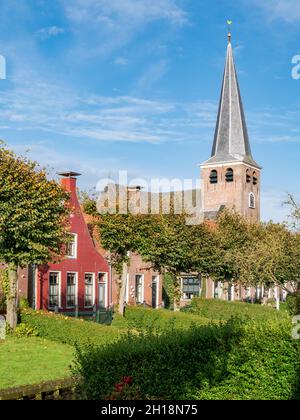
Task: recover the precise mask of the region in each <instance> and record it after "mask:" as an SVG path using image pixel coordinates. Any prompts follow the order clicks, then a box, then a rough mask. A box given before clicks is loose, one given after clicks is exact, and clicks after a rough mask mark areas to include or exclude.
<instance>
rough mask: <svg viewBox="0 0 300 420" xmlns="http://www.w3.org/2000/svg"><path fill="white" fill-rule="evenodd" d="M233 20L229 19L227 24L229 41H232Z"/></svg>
mask: <svg viewBox="0 0 300 420" xmlns="http://www.w3.org/2000/svg"><path fill="white" fill-rule="evenodd" d="M232 23H233V22H232V20H227V25H228V42H229V43H230V42H231V30H230V27H231V25H232Z"/></svg>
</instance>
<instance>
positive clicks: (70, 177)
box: [58, 171, 81, 194]
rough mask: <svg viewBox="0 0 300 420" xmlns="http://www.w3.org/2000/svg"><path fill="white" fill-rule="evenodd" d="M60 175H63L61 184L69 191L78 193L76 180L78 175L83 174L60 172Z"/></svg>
mask: <svg viewBox="0 0 300 420" xmlns="http://www.w3.org/2000/svg"><path fill="white" fill-rule="evenodd" d="M58 175H59V176H61V180H60V185H61V186H62V187H64V188H65V189H66V190H67V191H68V192H71V193H75V194H76V181H77V177H78V176H80V175H81V174H79V173H77V172H71V171H66V172H58Z"/></svg>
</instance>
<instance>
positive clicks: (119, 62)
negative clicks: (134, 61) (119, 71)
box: [114, 57, 129, 66]
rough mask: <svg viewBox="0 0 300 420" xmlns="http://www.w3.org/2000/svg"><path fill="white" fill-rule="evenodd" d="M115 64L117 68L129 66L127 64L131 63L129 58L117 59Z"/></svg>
mask: <svg viewBox="0 0 300 420" xmlns="http://www.w3.org/2000/svg"><path fill="white" fill-rule="evenodd" d="M114 63H115V64H116V65H117V66H127V64H128V63H129V60H128V58H125V57H117V58H116V59H115V61H114Z"/></svg>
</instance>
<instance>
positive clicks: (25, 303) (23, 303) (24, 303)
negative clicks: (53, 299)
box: [19, 297, 30, 309]
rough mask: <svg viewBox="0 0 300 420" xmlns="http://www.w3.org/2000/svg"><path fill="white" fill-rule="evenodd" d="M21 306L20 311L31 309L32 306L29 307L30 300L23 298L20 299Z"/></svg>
mask: <svg viewBox="0 0 300 420" xmlns="http://www.w3.org/2000/svg"><path fill="white" fill-rule="evenodd" d="M19 306H20V309H29V308H30V305H29V302H28V299H26V298H24V297H22V298H21V299H20V304H19Z"/></svg>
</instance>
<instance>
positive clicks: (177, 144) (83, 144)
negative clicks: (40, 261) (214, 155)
mask: <svg viewBox="0 0 300 420" xmlns="http://www.w3.org/2000/svg"><path fill="white" fill-rule="evenodd" d="M0 10H1V14H0V54H1V55H3V56H4V57H5V59H6V62H7V78H6V80H0V108H1V112H0V138H2V139H3V140H5V141H6V142H7V144H8V145H9V146H10V147H12V148H14V149H15V150H16V151H18V152H20V153H24V151H25V150H27V149H29V152H28V153H29V155H30V156H31V157H32V158H34V159H37V160H39V161H40V162H41V163H43V164H48V165H50V167H51V168H53V170H52V171H53V174H54V173H55V171H56V170H65V169H72V170H76V171H79V172H81V173H82V174H83V176H82V177H81V178H80V182H79V185H80V187H82V188H84V189H90V188H92V187H93V186H94V185H95V184H96V182H97V181H98V180H99V178H101V177H107V176H113V175H114V174H116V173H117V171H118V170H128V172H129V174H130V176H131V177H142V178H146V179H149V178H157V177H166V178H182V179H184V178H193V179H195V180H196V179H197V177H199V168H198V166H197V165H198V164H199V163H202V162H203V161H205V160H206V159H207V158H208V157H209V156H210V152H211V146H212V141H213V133H214V126H215V120H216V113H217V105H218V101H219V95H220V87H221V79H222V73H223V67H224V59H225V50H226V43H227V39H226V31H227V27H226V20H227V19H228V18H230V19H232V20H233V22H234V26H233V46H234V49H235V60H236V65H237V69H238V75H239V82H240V87H241V91H242V96H243V101H244V106H245V110H246V117H247V122H248V129H249V134H250V139H251V144H252V151H253V155H254V158H255V159H256V161H258V162H259V163H260V164H261V165H262V166H263V167H264V170H263V185H262V213H263V218H264V219H265V220H267V219H271V218H272V219H274V220H282V219H283V218H284V217H285V213H286V210H285V209H284V208H283V207H282V206H281V203H282V202H283V201H284V199H285V197H286V193H287V192H290V193H293V194H294V195H295V196H297V197H300V189H299V156H300V79H299V80H294V79H293V78H292V76H291V72H292V67H293V65H292V63H291V61H292V57H293V56H294V55H296V54H300V45H299V38H300V25H299V22H300V2H299V0H264V1H261V0H226V1H225V0H222V1H221V0H51V2H49V0H10V1H9V2H8V1H4V0H0Z"/></svg>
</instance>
